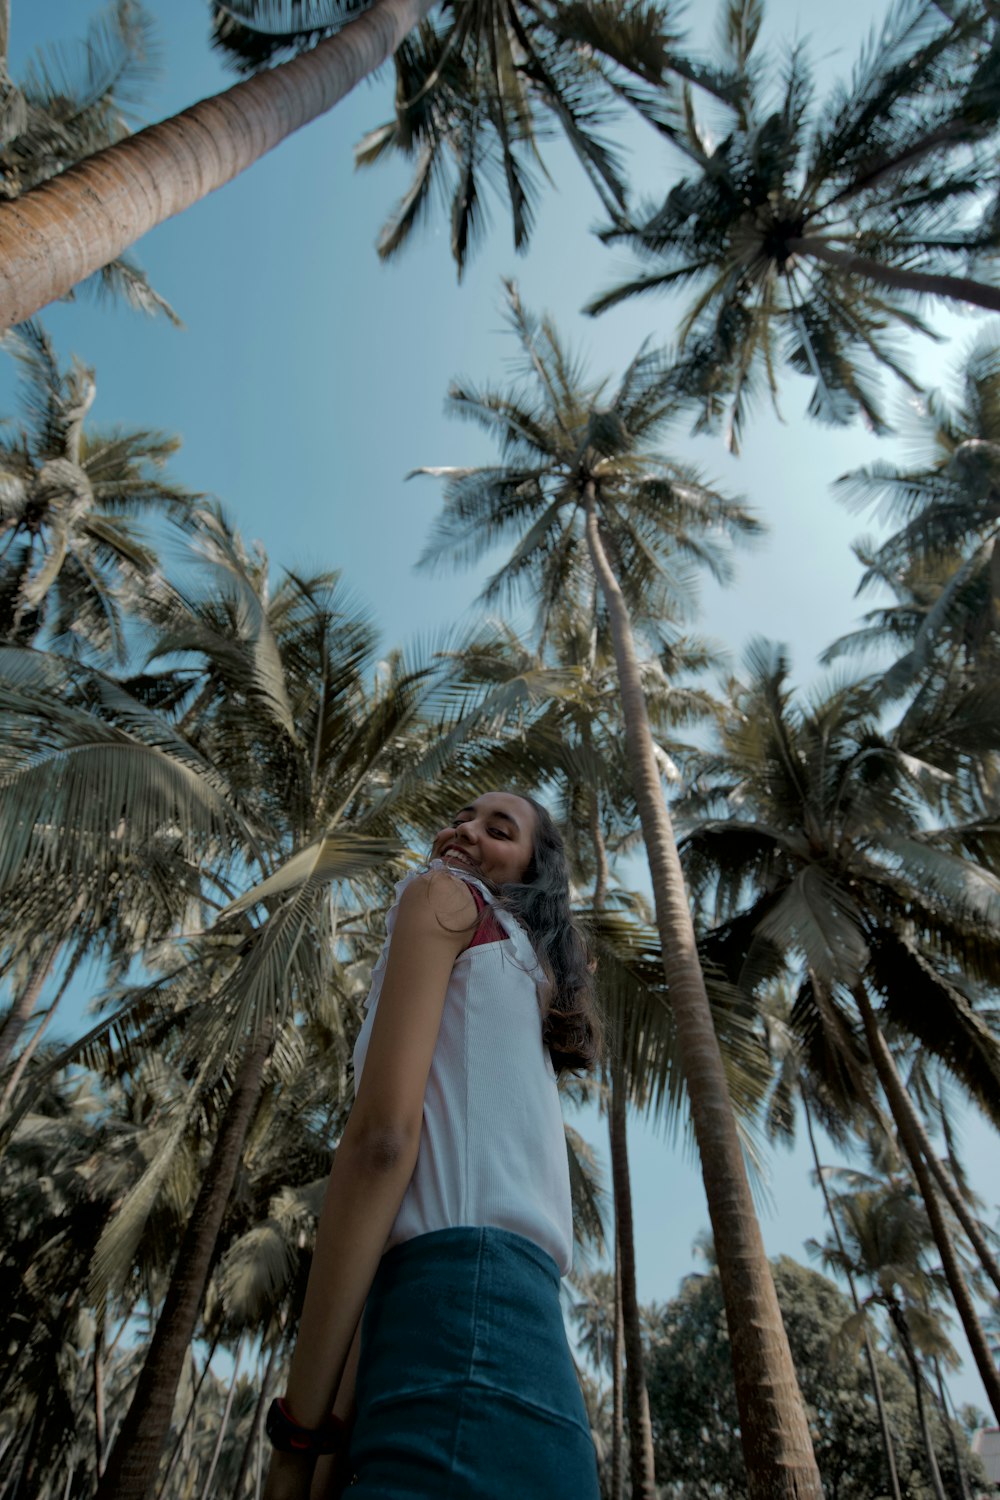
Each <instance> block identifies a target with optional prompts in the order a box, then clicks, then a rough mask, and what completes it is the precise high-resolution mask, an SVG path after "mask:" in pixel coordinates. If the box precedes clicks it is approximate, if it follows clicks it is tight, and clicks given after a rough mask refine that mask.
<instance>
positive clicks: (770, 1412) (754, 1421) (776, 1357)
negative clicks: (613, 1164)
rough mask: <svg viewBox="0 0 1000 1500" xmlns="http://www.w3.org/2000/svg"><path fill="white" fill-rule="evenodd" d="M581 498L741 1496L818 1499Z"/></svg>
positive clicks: (678, 893)
mask: <svg viewBox="0 0 1000 1500" xmlns="http://www.w3.org/2000/svg"><path fill="white" fill-rule="evenodd" d="M583 498H584V501H585V506H586V528H587V542H588V546H589V549H590V556H591V560H592V562H593V566H594V572H595V575H596V577H597V580H598V583H599V584H600V587H601V593H602V595H603V597H604V601H605V606H606V608H607V611H608V619H609V622H610V625H611V633H612V639H613V642H614V651H615V661H616V664H617V668H618V681H619V686H620V689H621V697H622V713H623V716H624V721H625V744H626V752H627V755H628V761H629V768H630V771H631V776H632V789H633V792H634V793H635V798H636V804H637V807H638V810H639V820H640V824H641V826H642V835H643V839H644V840H645V844H646V854H647V858H648V860H649V873H650V879H651V881H652V886H653V900H654V903H655V907H656V924H657V928H658V930H659V935H660V944H661V948H662V954H663V971H664V976H665V978H666V981H667V986H668V989H669V993H670V1000H671V1003H672V1007H673V1013H674V1019H675V1022H676V1025H677V1042H678V1048H679V1051H680V1055H681V1063H682V1066H683V1069H684V1078H685V1082H686V1084H687V1091H688V1098H689V1100H690V1105H691V1118H692V1122H693V1124H694V1130H695V1137H696V1140H697V1142H698V1151H699V1155H700V1158H701V1169H702V1176H703V1179H704V1183H705V1193H706V1197H707V1199H708V1210H709V1215H710V1218H711V1222H712V1232H713V1235H714V1237H715V1245H716V1251H717V1254H718V1261H719V1278H720V1282H721V1285H722V1293H723V1298H724V1301H725V1307H726V1322H727V1325H728V1328H729V1339H730V1345H731V1349H732V1359H733V1375H734V1381H735V1386H736V1400H737V1405H738V1408H739V1415H740V1430H741V1440H742V1445H743V1456H744V1462H745V1464H746V1472H747V1489H748V1492H749V1495H750V1500H806V1497H809V1500H816V1497H818V1496H821V1495H822V1493H823V1490H822V1484H821V1482H820V1477H819V1470H818V1469H817V1467H816V1459H815V1456H814V1454H813V1451H812V1442H811V1440H810V1436H809V1426H808V1423H807V1421H806V1414H805V1409H804V1407H803V1404H802V1397H801V1395H800V1392H799V1388H798V1381H797V1379H796V1375H795V1366H794V1365H793V1364H792V1356H791V1352H790V1350H789V1347H788V1339H787V1336H786V1334H785V1329H784V1325H783V1324H782V1321H781V1311H780V1309H779V1307H778V1299H777V1296H776V1295H775V1290H774V1281H773V1279H772V1277H771V1268H770V1266H769V1265H768V1262H767V1255H766V1252H765V1250H764V1241H763V1239H762V1237H761V1233H760V1226H759V1225H758V1223H757V1216H756V1214H755V1213H754V1206H753V1200H752V1198H751V1196H750V1184H749V1182H748V1180H747V1174H746V1166H745V1164H744V1161H743V1153H742V1151H741V1149H740V1142H739V1136H738V1134H737V1131H736V1120H735V1117H734V1115H733V1106H732V1101H731V1099H730V1097H729V1091H728V1089H727V1087H726V1075H725V1070H724V1068H723V1064H722V1054H721V1052H720V1050H719V1043H718V1038H717V1037H716V1035H715V1028H714V1026H713V1024H712V1013H711V1010H710V1008H709V1004H708V995H707V993H706V991H705V981H704V977H703V975H702V972H701V965H700V963H699V961H698V951H697V947H696V943H695V934H694V926H693V924H692V921H691V912H690V910H689V907H688V899H687V891H686V889H685V885H684V876H683V873H682V871H681V864H680V859H679V857H678V854H677V844H676V841H675V839H674V833H673V828H672V826H671V823H670V817H669V814H668V812H667V809H666V805H665V803H664V800H663V793H662V789H661V786H660V775H659V770H658V768H657V765H656V758H655V756H654V754H653V740H652V734H651V732H650V727H649V717H648V715H647V712H646V702H645V698H644V697H643V692H642V680H641V677H640V674H639V663H638V658H637V655H636V650H635V640H634V638H633V635H632V623H631V620H630V618H629V613H628V607H627V606H626V604H625V600H624V598H623V596H622V591H621V588H620V587H619V585H618V580H617V578H616V577H615V574H614V571H613V569H612V567H611V564H610V562H609V561H608V557H607V553H606V552H605V549H604V544H603V541H602V539H601V534H600V527H599V524H598V519H597V495H596V491H595V486H594V482H593V481H592V480H591V481H589V482H588V483H587V486H586V489H585V492H584V497H583Z"/></svg>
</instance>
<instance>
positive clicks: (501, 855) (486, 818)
mask: <svg viewBox="0 0 1000 1500" xmlns="http://www.w3.org/2000/svg"><path fill="white" fill-rule="evenodd" d="M534 847H535V809H534V808H533V807H532V806H531V803H530V802H525V800H524V798H523V797H515V796H514V795H513V794H512V793H511V792H484V793H483V795H482V796H481V797H477V798H476V800H475V802H470V804H469V806H468V807H463V808H461V810H460V811H459V812H457V813H456V814H455V819H454V821H453V822H452V823H449V824H448V827H447V828H442V830H441V832H440V833H439V834H438V835H437V837H436V838H435V840H434V843H433V845H432V847H431V858H432V859H443V860H444V862H445V864H454V865H455V866H456V867H458V868H459V869H463V870H472V871H473V872H474V873H475V874H476V875H481V876H482V877H483V879H484V880H489V881H492V883H493V884H494V885H506V884H507V883H508V882H509V881H516V880H523V879H524V877H525V875H526V874H527V872H528V867H529V865H530V864H531V860H532V856H533V854H534Z"/></svg>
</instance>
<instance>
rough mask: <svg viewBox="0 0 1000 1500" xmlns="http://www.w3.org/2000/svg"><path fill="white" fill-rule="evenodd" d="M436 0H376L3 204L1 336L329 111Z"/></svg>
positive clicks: (0, 233) (0, 228) (0, 215)
mask: <svg viewBox="0 0 1000 1500" xmlns="http://www.w3.org/2000/svg"><path fill="white" fill-rule="evenodd" d="M433 4H434V0H376V3H375V4H374V5H373V6H372V8H371V10H370V11H367V12H365V13H364V14H363V15H361V16H359V17H358V18H357V19H356V20H354V21H351V22H349V23H348V25H346V26H345V27H344V29H343V30H342V31H340V32H338V33H337V34H336V35H335V36H332V37H328V38H327V39H326V40H325V41H322V42H320V43H318V44H317V45H316V46H315V47H314V48H312V49H311V50H310V51H308V52H304V53H302V54H301V55H300V56H298V57H294V58H292V59H291V60H290V61H288V62H285V63H282V64H280V65H279V66H278V67H275V68H271V69H268V70H267V71H265V72H263V73H258V74H257V75H256V76H255V77H253V78H248V79H246V80H244V81H243V82H241V83H237V84H235V85H234V86H233V87H232V88H230V89H227V90H226V91H225V92H224V93H221V94H216V95H214V96H213V97H212V98H209V99H202V100H201V101H200V102H199V103H198V104H194V105H192V106H191V107H190V108H189V109H185V110H181V111H180V113H179V114H176V115H174V116H172V118H170V119H168V120H163V121H161V122H160V123H159V124H156V125H150V126H148V127H147V128H146V129H145V130H141V131H138V132H137V133H136V134H135V135H133V136H129V137H128V139H127V140H124V141H120V142H118V143H117V144H116V145H114V146H111V147H107V148H106V149H105V150H103V151H98V152H97V153H96V154H95V155H94V156H91V157H88V158H87V159H86V160H85V161H82V162H80V163H79V164H78V165H77V166H74V167H71V168H70V169H69V170H68V171H66V172H62V173H60V174H59V176H57V177H53V178H51V179H49V181H47V182H44V183H42V184H41V185H40V186H39V187H36V188H33V189H32V190H31V191H30V192H28V193H25V194H24V195H23V196H22V197H21V198H17V199H14V200H13V201H11V202H8V203H3V204H0V331H2V330H3V329H6V328H9V327H10V326H11V325H12V324H14V323H20V322H22V321H23V320H24V319H26V318H30V317H31V316H32V314H34V313H36V312H37V311H38V310H39V308H42V307H45V306H47V305H48V303H50V302H52V301H54V300H55V299H56V298H57V297H63V296H65V295H66V293H67V292H68V291H70V290H71V288H73V287H74V286H76V285H77V283H78V282H80V281H82V280H83V279H84V278H85V277H86V276H90V275H91V274H92V273H93V272H94V271H98V270H100V268H101V267H102V266H105V265H107V264H108V262H109V261H112V260H114V259H116V257H118V256H119V255H121V254H122V252H123V251H124V250H127V249H128V247H129V246H130V245H132V244H134V243H135V241H136V240H137V239H139V238H140V236H141V235H143V234H145V233H146V232H147V231H148V230H150V229H153V228H155V227H156V225H157V224H162V223H163V222H164V220H166V219H170V218H173V216H174V215H175V214H179V213H181V212H182V211H183V210H184V209H185V208H190V206H191V205H192V204H193V203H197V202H199V200H200V199H202V198H204V197H206V195H207V194H208V193H211V192H214V191H215V189H216V188H219V187H222V186H223V184H224V183H227V182H231V181H232V179H233V178H234V177H237V176H238V175H239V174H240V173H241V172H243V171H245V170H246V168H247V167H249V166H252V165H253V163H254V162H255V161H257V160H259V158H260V157H261V156H263V155H265V153H266V152H268V151H270V150H272V149H273V148H274V147H275V146H277V145H278V144H279V143H280V142H281V141H283V140H284V139H285V138H286V136H289V135H291V134H292V133H293V132H294V131H296V130H298V129H300V128H301V126H303V125H307V124H308V123H309V121H310V120H314V119H316V117H317V116H318V115H321V114H325V112H326V111H327V110H329V109H332V107H333V106H334V105H335V104H336V103H338V101H339V100H341V99H343V98H344V96H345V95H346V94H348V93H350V91H351V90H352V89H353V88H354V87H355V85H356V84H358V83H360V82H361V80H362V79H363V78H367V77H368V76H369V75H370V74H371V73H373V72H374V71H375V69H376V68H377V67H379V65H380V64H381V63H383V62H385V60H386V58H388V57H391V56H392V54H393V52H394V51H395V50H396V48H397V47H398V46H399V44H400V42H401V41H402V40H403V38H404V37H405V36H406V34H407V32H409V31H411V30H412V29H413V27H414V26H416V25H417V24H418V23H419V22H420V21H421V20H422V18H423V17H424V16H426V15H427V13H428V12H429V11H430V10H431V8H432V6H433Z"/></svg>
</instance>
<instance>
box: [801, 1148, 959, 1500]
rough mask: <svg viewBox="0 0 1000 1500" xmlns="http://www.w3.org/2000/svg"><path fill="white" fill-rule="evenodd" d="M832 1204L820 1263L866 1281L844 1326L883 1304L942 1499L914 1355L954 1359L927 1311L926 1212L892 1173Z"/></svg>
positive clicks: (937, 1281)
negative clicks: (832, 1232) (832, 1220)
mask: <svg viewBox="0 0 1000 1500" xmlns="http://www.w3.org/2000/svg"><path fill="white" fill-rule="evenodd" d="M834 1203H835V1213H836V1215H837V1219H838V1221H839V1223H838V1242H837V1243H836V1244H831V1243H829V1242H827V1243H826V1244H824V1245H823V1246H822V1248H821V1254H822V1257H823V1260H824V1262H825V1264H826V1265H827V1266H828V1267H830V1268H831V1269H834V1270H838V1271H840V1272H841V1273H842V1274H845V1275H850V1276H852V1277H858V1278H863V1279H864V1280H865V1281H867V1282H868V1283H869V1285H870V1286H871V1291H870V1292H869V1294H868V1296H867V1297H865V1298H864V1299H863V1301H862V1304H861V1307H860V1309H859V1311H858V1312H856V1313H855V1314H854V1316H853V1317H852V1318H851V1319H850V1320H849V1326H850V1327H852V1328H854V1329H857V1328H859V1327H860V1328H863V1327H864V1325H865V1323H866V1321H867V1316H868V1314H867V1309H868V1308H870V1307H872V1306H881V1307H884V1308H885V1310H886V1312H887V1314H888V1317H889V1322H890V1325H891V1327H892V1329H893V1332H894V1333H895V1335H896V1338H897V1340H898V1342H899V1345H900V1347H901V1349H902V1351H903V1355H904V1357H905V1359H906V1363H907V1366H908V1368H909V1371H910V1377H911V1379H912V1381H913V1392H914V1397H915V1399H916V1405H917V1420H918V1423H919V1426H920V1434H921V1437H922V1439H923V1443H924V1452H925V1453H926V1455H927V1466H928V1471H929V1474H930V1478H931V1484H932V1486H933V1489H934V1494H935V1496H936V1497H937V1500H947V1497H946V1495H945V1491H944V1486H943V1484H942V1482H941V1473H940V1470H939V1468H938V1459H937V1454H936V1452H935V1449H934V1440H933V1438H932V1436H931V1430H930V1424H929V1422H928V1416H927V1408H926V1405H925V1384H926V1376H925V1375H924V1372H923V1369H922V1368H921V1363H920V1359H919V1357H918V1355H919V1353H924V1354H927V1355H930V1356H931V1357H933V1358H935V1359H937V1358H940V1357H942V1356H945V1357H948V1358H950V1360H951V1362H952V1363H955V1362H956V1356H955V1353H954V1350H953V1349H952V1348H951V1345H950V1344H949V1342H948V1340H947V1338H946V1337H945V1336H944V1334H943V1332H942V1330H941V1326H940V1318H939V1317H935V1316H934V1313H933V1312H932V1305H933V1301H934V1298H935V1294H936V1293H938V1292H940V1290H941V1281H942V1278H941V1277H940V1275H937V1276H935V1274H934V1273H933V1272H931V1271H928V1270H926V1269H925V1267H924V1265H923V1259H924V1256H925V1255H926V1252H927V1249H928V1248H929V1245H930V1244H931V1243H932V1242H933V1241H932V1236H931V1234H930V1231H929V1226H928V1223H927V1219H926V1215H925V1214H924V1213H923V1212H922V1205H921V1204H920V1203H919V1200H918V1198H917V1195H916V1193H915V1192H914V1189H913V1186H912V1184H911V1183H910V1182H908V1181H907V1180H905V1179H902V1180H901V1179H900V1178H898V1177H892V1176H890V1177H889V1178H888V1179H887V1180H881V1179H880V1180H879V1182H878V1185H874V1184H873V1185H872V1186H870V1187H861V1188H859V1189H856V1190H855V1191H853V1192H840V1193H837V1194H835V1196H834ZM817 1248H819V1247H817ZM945 1420H947V1418H945ZM959 1472H961V1471H959Z"/></svg>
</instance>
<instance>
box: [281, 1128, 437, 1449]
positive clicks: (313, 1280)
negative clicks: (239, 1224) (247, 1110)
mask: <svg viewBox="0 0 1000 1500" xmlns="http://www.w3.org/2000/svg"><path fill="white" fill-rule="evenodd" d="M416 1160H417V1140H413V1141H407V1142H405V1143H404V1144H403V1145H401V1146H399V1145H398V1144H397V1143H391V1142H390V1143H387V1142H386V1141H384V1140H382V1141H376V1142H369V1141H366V1140H365V1139H364V1138H362V1139H360V1140H359V1139H357V1138H354V1137H352V1133H351V1130H350V1126H348V1129H347V1130H346V1131H345V1134H344V1138H343V1140H342V1141H341V1143H340V1146H339V1147H338V1149H337V1154H336V1156H335V1158H334V1163H333V1170H332V1172H331V1173H330V1181H329V1184H328V1186H327V1190H326V1198H325V1200H324V1203H323V1211H322V1213H321V1214H320V1219H319V1227H318V1229H317V1232H316V1249H315V1252H314V1254H313V1262H312V1269H311V1270H310V1272H309V1282H308V1285H307V1287H306V1295H305V1301H304V1304H303V1307H302V1317H301V1319H300V1322H299V1336H298V1340H297V1342H296V1346H295V1352H294V1354H293V1356H292V1364H291V1370H290V1372H289V1376H288V1389H287V1392H286V1400H287V1402H288V1407H289V1410H290V1412H291V1414H292V1416H293V1418H294V1420H295V1421H296V1422H297V1423H298V1424H299V1425H300V1426H301V1427H319V1426H321V1425H322V1423H323V1422H325V1421H326V1419H327V1418H328V1417H329V1415H330V1412H331V1409H332V1407H333V1401H334V1396H335V1395H337V1396H338V1401H339V1400H340V1399H341V1394H346V1393H339V1386H340V1383H341V1378H342V1376H343V1375H344V1374H345V1367H346V1365H347V1361H348V1354H349V1352H350V1351H351V1346H352V1343H353V1341H354V1337H355V1334H356V1332H357V1330H358V1324H359V1322H360V1320H361V1312H362V1309H363V1307H364V1304H365V1299H366V1297H367V1296H368V1292H369V1289H370V1287H371V1284H372V1281H373V1279H374V1276H375V1272H376V1270H377V1269H378V1263H379V1261H380V1259H381V1258H382V1252H383V1251H384V1249H385V1242H386V1240H387V1239H388V1237H389V1231H390V1229H391V1228H392V1225H393V1221H394V1219H395V1217H396V1214H397V1213H398V1212H399V1205H400V1203H401V1202H402V1201H403V1194H404V1193H405V1191H406V1187H407V1184H408V1182H409V1180H410V1178H411V1177H412V1176H413V1169H414V1167H415V1165H416ZM351 1396H352V1398H353V1382H352V1391H351ZM337 1415H338V1416H344V1415H345V1413H343V1412H341V1411H338V1413H337Z"/></svg>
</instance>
